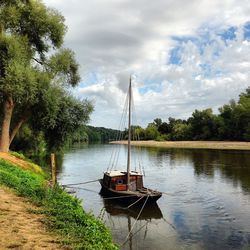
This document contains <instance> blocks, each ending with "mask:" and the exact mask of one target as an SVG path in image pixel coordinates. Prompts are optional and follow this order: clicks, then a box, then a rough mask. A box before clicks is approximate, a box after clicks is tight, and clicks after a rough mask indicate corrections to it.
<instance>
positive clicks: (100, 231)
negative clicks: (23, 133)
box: [0, 160, 117, 249]
mask: <svg viewBox="0 0 250 250" xmlns="http://www.w3.org/2000/svg"><path fill="white" fill-rule="evenodd" d="M0 184H2V185H6V186H8V187H10V188H13V189H14V190H15V191H16V192H17V194H18V195H21V196H24V197H27V198H29V199H31V200H32V201H33V202H35V203H36V204H38V205H40V208H41V213H44V214H46V215H47V225H48V226H50V227H51V228H52V229H54V230H55V231H56V232H57V233H59V234H61V235H62V236H63V242H62V243H67V244H68V245H69V246H71V247H73V248H74V249H117V247H116V246H115V245H114V244H113V243H112V239H111V235H110V232H109V231H108V230H107V228H106V227H105V226H104V224H103V223H102V222H101V221H99V220H98V219H96V218H94V216H93V215H91V214H89V213H86V212H84V210H83V209H82V206H81V202H80V200H78V199H77V198H75V197H72V196H70V195H69V194H67V193H66V192H65V191H64V190H63V189H62V188H60V187H59V186H56V187H55V188H50V187H48V186H47V182H46V180H45V179H44V177H43V176H42V175H39V174H35V173H33V172H31V171H27V170H26V171H25V170H22V169H20V168H18V167H16V166H14V165H12V164H9V163H7V162H6V161H3V160H0Z"/></svg>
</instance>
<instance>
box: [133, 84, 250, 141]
mask: <svg viewBox="0 0 250 250" xmlns="http://www.w3.org/2000/svg"><path fill="white" fill-rule="evenodd" d="M156 130H157V131H156ZM157 132H158V133H157ZM137 133H138V134H140V139H154V140H162V139H165V140H239V141H250V87H249V88H247V89H246V91H245V92H244V93H241V94H240V96H239V101H238V102H236V101H234V100H231V101H230V102H229V104H225V105H223V106H222V107H221V108H219V114H218V115H215V114H213V111H212V109H210V108H208V109H205V110H201V111H200V110H195V111H194V112H193V113H192V116H191V117H190V118H188V119H187V120H181V119H175V118H172V117H169V118H168V121H162V120H161V119H160V118H156V119H154V121H153V122H152V123H149V124H148V127H147V128H146V129H143V128H138V129H137Z"/></svg>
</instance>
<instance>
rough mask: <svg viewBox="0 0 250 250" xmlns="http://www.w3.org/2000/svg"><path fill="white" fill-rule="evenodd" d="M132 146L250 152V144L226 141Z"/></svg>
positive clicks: (147, 143)
mask: <svg viewBox="0 0 250 250" xmlns="http://www.w3.org/2000/svg"><path fill="white" fill-rule="evenodd" d="M110 143H113V144H127V141H112V142H110ZM131 145H137V146H143V147H159V148H197V149H227V150H250V142H225V141H132V142H131Z"/></svg>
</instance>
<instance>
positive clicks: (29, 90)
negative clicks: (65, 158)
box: [0, 0, 93, 151]
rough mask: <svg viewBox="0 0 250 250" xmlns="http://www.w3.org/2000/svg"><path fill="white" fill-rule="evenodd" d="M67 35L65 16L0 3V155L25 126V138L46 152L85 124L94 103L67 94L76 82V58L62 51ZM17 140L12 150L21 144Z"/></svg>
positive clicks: (20, 3) (35, 6)
mask: <svg viewBox="0 0 250 250" xmlns="http://www.w3.org/2000/svg"><path fill="white" fill-rule="evenodd" d="M65 32H66V26H65V25H64V17H63V16H62V15H61V14H60V13H59V12H57V11H56V10H54V9H51V8H48V7H46V6H45V5H44V4H43V3H42V2H41V1H39V0H29V1H24V0H13V1H1V3H0V104H1V105H2V107H4V108H3V109H2V110H3V111H2V113H1V114H0V118H1V120H2V128H1V134H0V135H1V138H0V150H1V151H8V149H9V146H10V145H9V144H10V143H11V142H12V140H13V138H14V137H15V136H16V135H17V133H18V131H19V130H20V127H21V126H22V124H24V123H26V124H27V123H28V126H27V127H26V131H24V132H23V133H28V132H30V134H34V135H37V137H40V138H41V139H42V140H43V142H44V140H45V141H46V145H47V147H48V148H49V149H50V148H55V147H61V145H62V144H63V143H64V142H65V141H66V140H67V137H68V136H69V135H71V134H72V133H73V132H75V130H76V129H77V128H78V127H79V126H80V125H82V124H84V123H86V122H87V121H88V119H89V114H90V113H91V112H92V110H93V106H92V104H91V103H90V102H89V101H88V100H77V99H75V98H74V97H73V96H72V95H71V94H69V93H68V92H67V91H66V90H65V89H66V88H67V87H74V86H76V85H77V84H78V83H79V81H80V76H79V72H78V68H79V65H78V64H77V62H76V61H75V55H74V53H73V52H72V51H71V50H69V49H67V48H62V44H63V38H64V35H65ZM38 121H39V122H38ZM28 130H30V131H28ZM41 132H42V133H41ZM20 138H22V136H19V142H18V143H16V145H17V144H19V145H20V144H24V142H21V141H20ZM16 145H15V146H16ZM43 145H45V144H44V143H43ZM15 146H14V147H15ZM37 147H38V148H39V147H40V145H37Z"/></svg>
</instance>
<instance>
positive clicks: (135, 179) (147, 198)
mask: <svg viewBox="0 0 250 250" xmlns="http://www.w3.org/2000/svg"><path fill="white" fill-rule="evenodd" d="M131 95H132V90H131V77H130V81H129V91H128V149H127V151H128V152H127V169H126V171H122V170H112V171H106V172H104V175H103V178H102V179H100V180H99V182H100V184H101V186H102V190H101V194H103V195H104V196H106V198H108V197H110V198H112V197H113V198H114V199H116V200H117V201H121V202H124V203H131V204H132V203H136V204H141V203H143V204H144V203H145V204H146V203H147V204H149V203H155V202H156V201H157V200H158V199H159V198H160V197H161V196H162V193H161V192H159V191H156V190H152V189H149V188H146V187H144V186H143V174H141V173H140V172H137V171H131V170H130V161H131V160H130V159H131V143H130V142H131Z"/></svg>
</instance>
